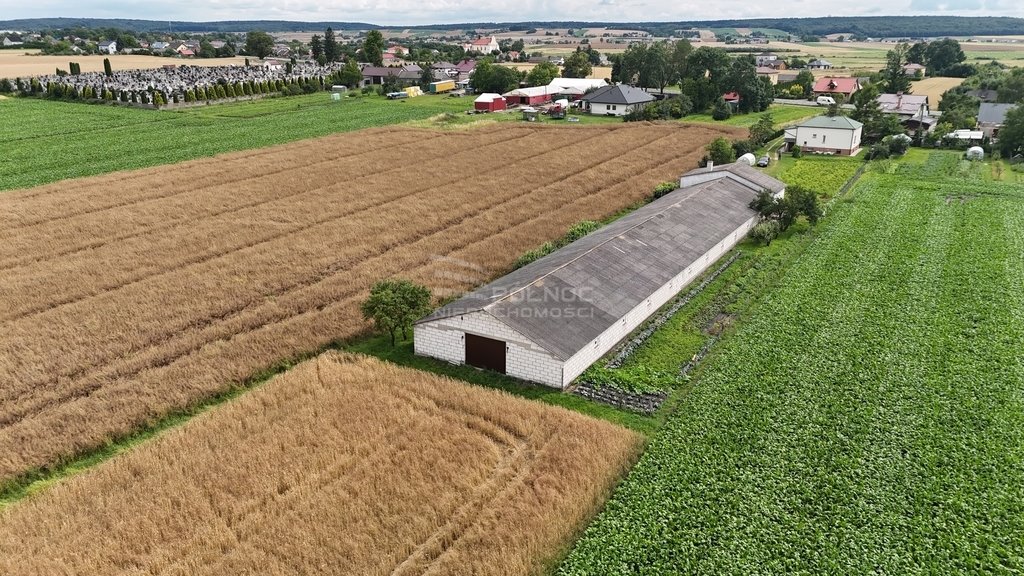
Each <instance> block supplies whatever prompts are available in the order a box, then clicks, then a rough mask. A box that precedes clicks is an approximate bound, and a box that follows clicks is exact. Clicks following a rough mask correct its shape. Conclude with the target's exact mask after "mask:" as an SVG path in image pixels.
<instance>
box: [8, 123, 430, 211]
mask: <svg viewBox="0 0 1024 576" xmlns="http://www.w3.org/2000/svg"><path fill="white" fill-rule="evenodd" d="M439 137H440V135H439V134H437V133H431V132H429V131H423V133H422V136H419V137H414V136H412V135H410V138H409V141H407V142H401V141H400V142H399V143H395V144H391V145H385V146H380V147H374V146H373V145H362V144H354V145H352V146H351V152H349V153H342V154H340V155H332V156H330V157H328V158H323V154H324V151H323V148H322V147H323V146H326V145H328V143H327V142H322V143H320V144H321V146H313V145H309V144H304V145H305V146H307V147H309V148H310V149H311V151H312V150H316V152H317V154H309V155H304V156H300V157H302V158H303V160H301V161H299V162H295V161H294V160H293V159H284V160H283V162H282V165H281V166H280V167H278V168H271V169H269V170H268V169H267V167H266V166H265V165H261V166H260V167H259V168H253V166H252V164H253V163H254V161H255V159H259V158H261V157H265V156H270V155H271V154H273V153H277V154H278V155H280V153H279V152H278V151H277V150H276V149H270V151H266V150H259V151H253V152H246V153H233V154H229V155H225V156H217V157H213V158H208V159H202V160H194V161H191V162H188V163H186V164H184V165H173V166H170V167H167V168H165V170H168V171H170V172H180V171H181V170H183V169H185V170H188V169H197V170H201V169H202V168H205V167H208V166H215V171H214V172H213V174H211V175H207V176H203V177H202V178H201V179H200V180H198V181H195V180H190V182H189V183H188V184H189V185H190V186H191V187H188V188H186V189H184V190H183V189H182V185H181V182H177V181H165V182H161V183H159V184H158V185H156V186H149V187H147V188H145V189H144V190H142V191H140V193H139V194H137V195H136V196H135V197H133V198H132V199H130V200H126V201H122V202H117V203H109V202H110V199H111V196H110V195H109V194H103V193H102V192H106V191H102V192H101V193H100V199H101V201H104V202H108V203H107V204H101V205H100V206H92V207H90V208H89V209H88V210H84V211H83V210H80V209H79V210H78V211H76V212H63V213H62V212H59V211H58V212H56V213H53V212H44V213H41V215H42V216H45V219H43V220H35V221H28V222H19V223H20V224H21V225H20V226H19V225H15V226H13V228H14V229H17V228H22V227H25V226H32V225H36V224H39V223H42V222H49V221H52V220H59V219H64V218H68V217H71V216H84V215H90V214H94V213H96V212H100V211H103V210H110V209H114V208H123V207H130V206H133V205H136V204H140V203H143V202H148V201H152V200H159V199H164V198H170V197H174V196H178V195H187V194H192V193H194V192H196V191H199V190H204V189H207V188H213V187H224V186H229V185H232V184H239V183H241V182H245V181H248V180H253V179H254V178H263V177H273V176H280V175H283V174H285V173H288V172H298V171H303V170H308V169H310V168H315V167H317V166H323V165H329V164H332V163H335V162H337V161H338V160H341V159H343V158H358V157H360V156H367V155H373V154H379V153H381V152H386V151H388V150H391V149H395V148H401V147H403V146H408V145H410V144H417V143H425V142H424V141H430V140H432V139H435V138H439ZM292 152H294V151H292ZM336 152H337V151H336V150H328V151H327V153H328V154H332V153H336ZM238 155H241V157H237V156H238ZM225 165H226V166H225ZM239 168H243V169H245V168H248V169H249V172H245V171H243V172H241V174H240V175H239V176H238V177H237V178H228V179H226V180H225V178H224V176H225V175H232V174H239V170H238V169H239ZM253 172H256V173H255V174H254V173H253ZM150 178H152V175H145V174H143V175H133V174H132V173H129V174H124V173H120V172H115V173H113V174H106V175H103V176H96V177H93V178H89V179H87V180H91V181H90V182H87V183H81V184H79V185H77V186H76V185H74V184H70V185H69V183H68V182H61V183H60V184H59V185H58V184H53V185H49V186H46V187H44V188H46V189H44V190H32V191H29V192H25V193H19V192H18V191H12V192H4V194H8V195H11V196H12V197H13V198H15V200H16V201H17V200H24V199H26V198H27V199H35V198H37V197H42V198H43V200H44V201H46V202H47V203H50V202H52V200H53V197H54V195H53V192H52V191H51V190H49V189H50V188H53V189H56V190H59V195H60V196H63V197H67V198H68V199H73V200H74V202H69V203H67V204H63V205H61V207H67V208H73V207H74V208H77V207H78V206H81V203H82V200H83V196H82V194H81V192H80V189H81V188H92V187H95V186H96V185H97V184H107V183H109V184H111V185H116V186H117V187H118V188H127V189H128V190H131V184H132V181H133V180H134V179H143V180H145V179H150ZM204 180H205V182H204ZM72 182H74V181H72ZM167 192H169V193H167ZM5 217H11V218H19V219H20V218H21V215H20V214H18V215H13V214H12V215H9V216H6V215H5Z"/></svg>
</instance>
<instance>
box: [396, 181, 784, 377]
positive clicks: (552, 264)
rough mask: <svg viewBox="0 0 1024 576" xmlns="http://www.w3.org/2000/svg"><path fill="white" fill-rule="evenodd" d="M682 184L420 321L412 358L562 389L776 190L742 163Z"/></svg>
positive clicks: (724, 248)
mask: <svg viewBox="0 0 1024 576" xmlns="http://www.w3.org/2000/svg"><path fill="white" fill-rule="evenodd" d="M681 183H682V185H683V187H682V188H680V189H679V190H676V191H675V192H671V193H669V194H667V195H665V196H663V197H662V198H659V199H658V200H655V201H654V202H651V203H650V204H648V205H646V206H644V207H642V208H640V209H638V210H636V211H635V212H633V213H631V214H629V215H627V216H624V217H622V218H620V219H619V220H616V221H615V222H613V223H611V224H609V225H607V226H605V227H603V228H601V229H599V230H597V231H595V232H593V233H591V234H588V235H587V236H585V237H583V238H581V239H579V240H577V241H576V242H573V243H572V244H570V245H568V246H566V247H564V248H562V249H560V250H556V251H555V252H553V253H551V254H549V255H547V256H545V257H543V258H541V259H539V260H537V261H535V262H533V263H531V264H528V265H526V266H524V267H522V268H520V269H518V270H516V271H514V272H512V273H511V274H508V275H507V276H504V277H502V278H500V279H498V280H495V281H494V282H491V283H490V284H487V285H486V286H483V287H482V288H479V289H477V290H475V291H473V292H471V293H469V294H467V295H466V296H463V297H462V298H460V299H458V300H456V301H455V302H452V303H450V304H447V305H445V306H443V307H441V308H439V309H438V310H436V311H435V312H433V313H432V314H430V315H429V316H427V317H425V318H423V319H421V320H419V321H418V322H417V323H416V325H415V327H414V342H415V350H416V353H417V354H419V355H423V356H431V357H434V358H439V359H441V360H446V361H448V362H451V363H454V364H469V365H472V366H477V367H480V368H488V369H491V370H495V371H497V372H502V373H505V374H509V375H511V376H515V377H517V378H522V379H524V380H529V381H532V382H538V383H541V384H545V385H548V386H552V387H555V388H565V387H566V386H567V385H568V384H569V383H570V382H572V381H573V380H574V379H575V378H576V377H577V376H579V375H580V374H581V373H582V372H583V371H584V370H586V369H587V368H588V367H589V366H590V365H591V364H593V363H594V362H595V361H596V360H598V359H599V358H600V357H601V356H603V355H604V354H605V353H607V352H608V351H609V350H611V349H612V348H613V347H614V346H615V345H616V344H617V343H618V342H619V341H621V340H622V339H623V338H625V337H626V336H628V335H629V334H630V333H631V332H632V331H633V330H634V329H636V328H637V327H638V326H640V324H642V323H643V322H644V321H645V320H646V319H647V318H648V317H650V316H651V315H652V314H653V313H654V312H656V311H657V310H658V309H659V308H660V307H661V306H662V305H664V304H665V303H666V302H668V301H669V300H671V299H672V298H673V297H674V296H675V295H676V294H678V293H679V292H680V291H681V290H683V289H685V288H686V286H687V285H688V284H689V283H690V282H691V281H692V280H693V279H694V278H696V277H697V276H698V275H700V274H701V273H702V272H703V271H704V270H706V269H707V268H708V267H710V266H712V265H713V264H714V263H715V261H716V260H718V259H719V257H721V256H722V255H723V254H725V253H726V252H728V251H729V250H730V249H731V248H732V247H733V246H735V245H736V243H737V242H739V241H740V240H742V239H743V237H744V236H745V235H746V233H747V232H748V231H749V230H750V228H751V227H752V226H753V225H754V224H755V223H757V221H758V218H759V216H758V215H757V213H756V212H754V211H753V210H751V208H750V206H749V204H750V202H751V200H753V199H754V198H755V196H756V195H757V193H758V192H760V191H761V190H762V189H765V188H768V189H771V190H773V191H774V192H776V193H782V192H783V189H784V184H783V183H782V182H779V181H778V180H775V179H774V178H770V177H768V176H765V175H764V174H761V173H760V172H758V171H757V170H754V169H752V168H750V167H749V166H740V165H734V164H730V165H726V166H719V167H711V168H703V169H700V170H698V171H695V172H693V173H688V174H685V175H683V177H682V179H681Z"/></svg>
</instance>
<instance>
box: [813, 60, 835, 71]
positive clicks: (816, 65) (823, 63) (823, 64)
mask: <svg viewBox="0 0 1024 576" xmlns="http://www.w3.org/2000/svg"><path fill="white" fill-rule="evenodd" d="M807 67H808V68H809V69H811V70H831V69H832V63H831V62H829V61H828V60H825V59H824V58H815V59H814V60H811V61H810V62H808V63H807Z"/></svg>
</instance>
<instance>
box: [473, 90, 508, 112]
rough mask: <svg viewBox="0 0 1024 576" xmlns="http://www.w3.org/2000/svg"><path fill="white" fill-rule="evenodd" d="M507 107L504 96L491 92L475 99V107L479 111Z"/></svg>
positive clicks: (491, 110)
mask: <svg viewBox="0 0 1024 576" xmlns="http://www.w3.org/2000/svg"><path fill="white" fill-rule="evenodd" d="M507 107H508V105H507V104H506V103H505V97H504V96H502V95H501V94H492V93H490V92H487V93H484V94H481V95H480V96H478V97H477V99H476V100H474V101H473V109H474V110H476V111H477V112H497V111H499V110H504V109H505V108H507Z"/></svg>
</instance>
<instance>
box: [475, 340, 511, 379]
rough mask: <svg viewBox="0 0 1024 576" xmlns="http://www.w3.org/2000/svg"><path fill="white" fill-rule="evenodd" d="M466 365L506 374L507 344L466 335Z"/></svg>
mask: <svg viewBox="0 0 1024 576" xmlns="http://www.w3.org/2000/svg"><path fill="white" fill-rule="evenodd" d="M466 364H469V365H470V366H476V367H477V368H486V369H488V370H494V371H495V372H501V373H502V374H504V373H505V343H504V342H502V341H501V340H494V339H493V338H484V337H483V336H477V335H476V334H466Z"/></svg>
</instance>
